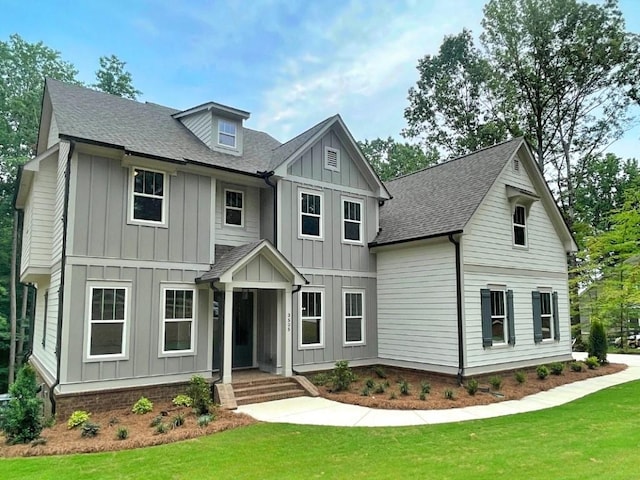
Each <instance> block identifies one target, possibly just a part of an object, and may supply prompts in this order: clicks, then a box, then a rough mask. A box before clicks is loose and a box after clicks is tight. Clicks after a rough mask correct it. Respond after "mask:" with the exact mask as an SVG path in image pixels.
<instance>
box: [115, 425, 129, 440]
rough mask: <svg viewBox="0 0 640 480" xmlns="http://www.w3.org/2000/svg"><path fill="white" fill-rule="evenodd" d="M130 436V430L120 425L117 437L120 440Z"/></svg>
mask: <svg viewBox="0 0 640 480" xmlns="http://www.w3.org/2000/svg"><path fill="white" fill-rule="evenodd" d="M127 437H129V430H127V428H126V427H119V428H118V431H117V432H116V438H117V439H118V440H126V439H127Z"/></svg>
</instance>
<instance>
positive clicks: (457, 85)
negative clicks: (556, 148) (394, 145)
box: [403, 30, 519, 156]
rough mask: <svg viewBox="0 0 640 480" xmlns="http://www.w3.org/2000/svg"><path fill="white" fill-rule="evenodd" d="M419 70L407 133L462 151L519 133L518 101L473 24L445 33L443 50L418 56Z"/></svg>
mask: <svg viewBox="0 0 640 480" xmlns="http://www.w3.org/2000/svg"><path fill="white" fill-rule="evenodd" d="M418 72H419V73H420V78H419V80H418V82H417V85H416V86H415V87H412V88H411V89H409V106H408V107H407V108H406V109H405V112H404V116H405V118H406V119H407V123H408V127H407V128H406V129H405V130H404V131H403V135H405V136H406V137H410V138H419V139H420V140H421V142H422V143H423V144H424V145H428V146H432V147H433V146H436V147H437V148H438V149H440V150H442V151H443V152H444V153H445V155H450V156H460V155H463V154H466V153H469V152H471V151H474V150H477V149H478V148H482V147H486V146H490V145H494V144H495V143H498V142H500V141H502V140H505V139H506V138H507V136H508V134H510V133H511V134H518V133H519V130H518V129H517V125H516V123H515V122H514V121H513V117H514V115H515V114H516V111H517V109H516V105H515V104H512V103H511V102H509V97H510V94H508V92H507V90H506V89H504V88H502V89H501V88H500V85H501V82H499V81H498V79H497V76H496V72H495V71H494V70H493V69H492V68H491V66H490V64H489V62H488V61H487V60H486V59H485V58H483V56H482V55H481V53H480V51H479V50H478V49H477V48H476V47H475V46H474V45H473V38H472V36H471V32H470V31H469V30H463V31H462V32H461V33H459V34H458V35H452V36H447V37H445V39H444V41H443V42H442V45H441V46H440V51H439V52H438V55H426V56H425V57H424V58H422V59H420V60H419V61H418ZM500 94H502V96H500Z"/></svg>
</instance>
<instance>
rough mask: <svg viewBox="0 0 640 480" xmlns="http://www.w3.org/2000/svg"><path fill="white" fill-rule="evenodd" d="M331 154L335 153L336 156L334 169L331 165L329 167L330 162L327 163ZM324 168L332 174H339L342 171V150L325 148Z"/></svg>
mask: <svg viewBox="0 0 640 480" xmlns="http://www.w3.org/2000/svg"><path fill="white" fill-rule="evenodd" d="M329 152H334V153H335V154H336V166H335V167H332V166H331V165H329V162H327V159H328V158H329ZM323 160H324V168H326V169H327V170H331V171H332V172H339V171H340V149H339V148H334V147H324V159H323Z"/></svg>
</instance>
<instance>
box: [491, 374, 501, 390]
mask: <svg viewBox="0 0 640 480" xmlns="http://www.w3.org/2000/svg"><path fill="white" fill-rule="evenodd" d="M489 385H491V387H492V388H493V389H494V390H495V391H500V389H501V388H502V377H501V376H500V375H493V376H492V377H489Z"/></svg>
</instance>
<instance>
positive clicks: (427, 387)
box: [420, 380, 431, 395]
mask: <svg viewBox="0 0 640 480" xmlns="http://www.w3.org/2000/svg"><path fill="white" fill-rule="evenodd" d="M420 393H424V394H425V395H427V394H429V393H431V384H430V383H429V382H427V381H426V380H423V381H422V382H420Z"/></svg>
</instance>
